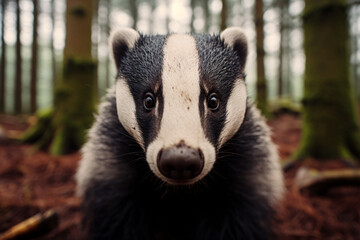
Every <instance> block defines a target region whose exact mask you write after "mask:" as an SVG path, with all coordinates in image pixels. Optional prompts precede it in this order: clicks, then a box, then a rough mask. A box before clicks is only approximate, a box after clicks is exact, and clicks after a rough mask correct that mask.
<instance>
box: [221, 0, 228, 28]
mask: <svg viewBox="0 0 360 240" xmlns="http://www.w3.org/2000/svg"><path fill="white" fill-rule="evenodd" d="M221 2H222V8H221V21H220V30H221V31H223V30H225V28H226V25H227V24H226V22H227V1H226V0H221Z"/></svg>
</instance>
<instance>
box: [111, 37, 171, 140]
mask: <svg viewBox="0 0 360 240" xmlns="http://www.w3.org/2000/svg"><path fill="white" fill-rule="evenodd" d="M165 40H166V36H162V35H155V36H144V35H141V36H140V38H139V40H138V41H137V42H136V44H135V47H134V48H133V49H131V50H130V51H128V52H126V53H125V54H124V55H125V56H123V57H122V58H121V62H122V63H126V64H120V66H119V69H118V76H119V77H123V78H124V79H126V81H128V85H129V86H130V90H131V93H132V95H133V96H135V99H134V100H135V103H136V106H137V108H136V117H137V119H138V121H139V127H140V129H141V132H142V135H143V139H144V142H145V146H147V145H148V144H149V141H150V139H154V137H155V136H156V132H157V131H158V129H159V123H160V120H161V116H162V110H163V100H162V99H163V96H162V88H161V70H162V63H163V52H162V49H163V46H164V43H165ZM157 84H159V86H158V87H157V89H158V91H156V92H155V89H156V85H157ZM148 92H151V93H153V94H154V96H155V97H156V98H157V101H159V108H158V118H156V117H155V115H154V113H153V112H147V111H146V110H144V108H143V100H144V97H145V94H146V93H148Z"/></svg>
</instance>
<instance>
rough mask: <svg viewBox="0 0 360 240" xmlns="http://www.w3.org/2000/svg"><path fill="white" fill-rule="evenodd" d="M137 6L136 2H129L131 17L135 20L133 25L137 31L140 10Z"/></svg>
mask: <svg viewBox="0 0 360 240" xmlns="http://www.w3.org/2000/svg"><path fill="white" fill-rule="evenodd" d="M136 5H137V1H136V0H129V6H130V13H131V17H132V18H133V24H132V28H133V29H136V26H137V22H138V8H137V6H136Z"/></svg>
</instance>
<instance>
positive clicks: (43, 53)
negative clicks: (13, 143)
mask: <svg viewBox="0 0 360 240" xmlns="http://www.w3.org/2000/svg"><path fill="white" fill-rule="evenodd" d="M194 2H195V6H191V1H190V0H152V1H145V0H139V1H137V6H136V9H135V10H136V13H137V16H138V19H137V21H136V29H137V30H139V31H140V32H142V33H145V34H152V33H157V34H165V33H167V32H190V31H191V30H193V31H195V32H197V33H203V32H210V33H218V32H219V31H220V30H219V29H220V13H221V9H222V2H221V0H207V1H205V0H198V1H194ZM277 2H279V1H275V0H265V1H264V4H265V12H264V21H265V25H264V32H265V38H264V45H265V53H266V55H265V71H266V78H267V82H268V93H269V99H270V100H272V99H275V98H276V97H277V92H276V89H277V79H278V78H279V75H280V74H282V78H283V79H284V89H283V92H284V97H286V98H289V99H291V100H293V101H295V102H299V101H300V100H301V96H302V82H303V72H304V61H305V59H304V53H303V49H302V44H303V33H302V28H301V13H302V10H303V8H304V2H303V0H291V1H290V5H289V8H288V11H287V14H285V16H281V10H280V8H279V5H278V4H277ZM97 4H98V6H96V9H97V10H98V11H97V12H96V13H94V20H93V34H92V41H93V57H94V58H96V59H98V81H99V83H98V85H99V94H100V96H102V95H103V94H104V93H105V91H106V88H108V87H109V86H111V85H112V83H113V82H114V74H115V70H114V67H113V64H112V63H111V62H109V52H108V46H107V36H108V34H109V31H111V29H114V28H116V27H132V26H134V18H133V17H132V16H133V14H134V12H133V11H134V10H131V6H130V5H131V4H130V1H129V0H111V1H110V0H109V1H106V0H99V1H98V2H97ZM205 4H207V5H205ZM39 5H40V10H39V27H38V35H39V38H38V41H39V63H38V85H37V88H38V94H37V100H38V107H39V108H42V107H47V106H51V104H52V96H53V92H52V91H53V80H52V79H53V69H54V68H53V63H55V64H54V65H55V66H56V73H59V72H61V67H62V52H63V48H64V40H65V0H57V1H52V0H40V1H39ZM253 8H254V0H228V1H227V9H228V14H227V26H241V27H242V28H243V29H244V31H245V32H246V35H247V37H248V40H249V42H250V45H249V48H250V49H249V55H248V63H247V66H246V71H247V84H248V93H249V95H250V97H252V98H254V97H255V94H256V91H255V81H256V79H255V78H256V74H255V73H256V64H255V58H256V53H255V24H254V19H253ZM205 9H208V11H209V14H208V16H206V10H205ZM20 10H21V15H20V19H21V44H22V58H23V61H22V72H23V80H22V81H23V86H22V87H23V95H22V97H23V99H22V101H23V112H25V113H26V112H28V111H29V108H30V106H29V102H30V101H29V99H30V92H29V91H28V89H29V85H30V72H31V45H32V31H33V30H32V23H33V2H32V1H31V0H20ZM349 11H350V14H349V16H350V17H349V18H350V19H349V22H350V27H351V36H352V38H351V41H352V44H351V46H352V48H353V51H352V58H351V60H352V69H351V71H352V77H353V80H354V84H355V85H356V86H357V88H356V90H357V93H358V96H359V92H360V90H359V85H360V84H359V81H360V80H359V78H360V77H359V71H356V69H358V62H359V61H358V60H359V59H360V56H359V55H360V52H359V51H358V46H359V34H360V27H359V21H360V18H359V16H360V7H359V6H357V5H356V4H353V5H351V7H350V8H349ZM281 19H283V21H284V20H285V23H286V24H283V31H282V36H283V41H280V38H281V34H280V21H281ZM192 22H193V24H191V23H192ZM191 25H192V26H193V29H191ZM0 34H1V33H0ZM334 34H336V33H334ZM4 37H5V43H6V47H7V51H6V54H7V56H6V61H7V64H6V66H7V68H6V109H5V111H6V112H7V113H13V106H14V99H13V92H14V90H13V89H14V82H15V81H14V78H15V42H16V3H15V1H8V3H7V5H6V8H5V29H4ZM281 42H282V44H283V49H284V50H283V54H282V58H283V66H282V70H279V57H280V56H279V49H280V43H281ZM56 73H55V75H56Z"/></svg>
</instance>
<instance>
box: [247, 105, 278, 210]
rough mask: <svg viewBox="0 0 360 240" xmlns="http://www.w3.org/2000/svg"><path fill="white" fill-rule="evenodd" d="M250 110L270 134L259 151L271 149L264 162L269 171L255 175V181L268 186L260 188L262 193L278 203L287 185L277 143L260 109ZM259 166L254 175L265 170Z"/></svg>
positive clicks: (264, 137)
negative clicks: (273, 140) (272, 137)
mask: <svg viewBox="0 0 360 240" xmlns="http://www.w3.org/2000/svg"><path fill="white" fill-rule="evenodd" d="M250 111H251V112H252V114H253V121H256V122H258V124H260V126H261V127H262V128H264V129H266V130H267V132H268V134H264V136H263V141H264V143H265V144H266V146H264V145H259V148H260V149H259V151H264V147H266V148H268V149H269V156H268V158H267V162H266V163H263V164H265V165H266V169H267V171H266V172H265V174H264V175H262V176H259V177H254V178H253V179H255V181H257V183H255V184H257V185H258V186H268V187H269V189H263V191H261V188H260V192H259V193H260V194H263V195H264V196H265V197H267V198H269V200H270V202H271V203H272V204H276V203H277V202H278V201H279V200H281V198H282V196H283V195H284V192H285V186H284V177H283V172H282V169H281V166H280V164H279V155H278V153H277V149H276V145H275V144H274V143H273V142H272V140H271V138H270V135H271V133H270V129H269V127H268V126H267V124H266V120H265V118H264V117H263V116H262V115H261V113H260V111H259V110H258V109H257V108H255V107H251V109H250ZM257 167H258V168H255V169H254V172H253V174H254V176H257V175H258V174H259V172H263V171H264V170H262V168H263V166H261V165H258V166H257Z"/></svg>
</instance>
